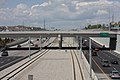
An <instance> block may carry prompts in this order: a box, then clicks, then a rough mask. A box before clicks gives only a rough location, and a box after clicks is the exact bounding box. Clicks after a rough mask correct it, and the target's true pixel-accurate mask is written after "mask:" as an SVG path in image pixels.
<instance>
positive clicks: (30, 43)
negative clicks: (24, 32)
mask: <svg viewBox="0 0 120 80" xmlns="http://www.w3.org/2000/svg"><path fill="white" fill-rule="evenodd" d="M30 41H31V37H30V36H29V58H30V59H31V56H30V55H31V50H30V47H31V45H30V44H31V43H30Z"/></svg>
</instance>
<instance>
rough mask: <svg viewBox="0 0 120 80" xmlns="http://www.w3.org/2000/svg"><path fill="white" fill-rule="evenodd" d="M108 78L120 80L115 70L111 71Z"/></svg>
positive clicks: (119, 74) (119, 73) (118, 73)
mask: <svg viewBox="0 0 120 80" xmlns="http://www.w3.org/2000/svg"><path fill="white" fill-rule="evenodd" d="M110 77H111V78H112V79H113V78H114V79H115V78H116V79H120V72H119V71H117V70H113V71H111V72H110Z"/></svg>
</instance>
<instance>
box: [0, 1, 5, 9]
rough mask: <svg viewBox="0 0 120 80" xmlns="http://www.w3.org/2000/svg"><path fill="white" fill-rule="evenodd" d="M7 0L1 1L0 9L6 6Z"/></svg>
mask: <svg viewBox="0 0 120 80" xmlns="http://www.w3.org/2000/svg"><path fill="white" fill-rule="evenodd" d="M5 2H6V0H0V8H1V7H3V6H4V4H5Z"/></svg>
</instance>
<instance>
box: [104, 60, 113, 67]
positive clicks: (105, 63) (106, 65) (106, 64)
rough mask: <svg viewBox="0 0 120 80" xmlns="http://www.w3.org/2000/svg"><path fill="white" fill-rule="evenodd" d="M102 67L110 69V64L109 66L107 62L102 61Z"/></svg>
mask: <svg viewBox="0 0 120 80" xmlns="http://www.w3.org/2000/svg"><path fill="white" fill-rule="evenodd" d="M102 66H103V67H110V66H111V64H110V62H109V61H108V60H102Z"/></svg>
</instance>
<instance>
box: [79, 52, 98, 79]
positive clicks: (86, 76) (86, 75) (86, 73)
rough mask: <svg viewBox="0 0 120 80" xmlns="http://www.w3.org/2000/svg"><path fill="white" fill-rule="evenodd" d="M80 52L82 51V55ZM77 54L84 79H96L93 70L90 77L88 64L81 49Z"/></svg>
mask: <svg viewBox="0 0 120 80" xmlns="http://www.w3.org/2000/svg"><path fill="white" fill-rule="evenodd" d="M81 53H82V57H81V55H80V54H81ZM78 56H79V61H80V65H81V68H82V72H83V76H84V80H98V78H97V76H96V74H95V73H94V71H93V70H92V77H91V76H90V65H89V63H88V61H87V59H86V57H85V56H84V54H83V52H82V51H80V52H78Z"/></svg>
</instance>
